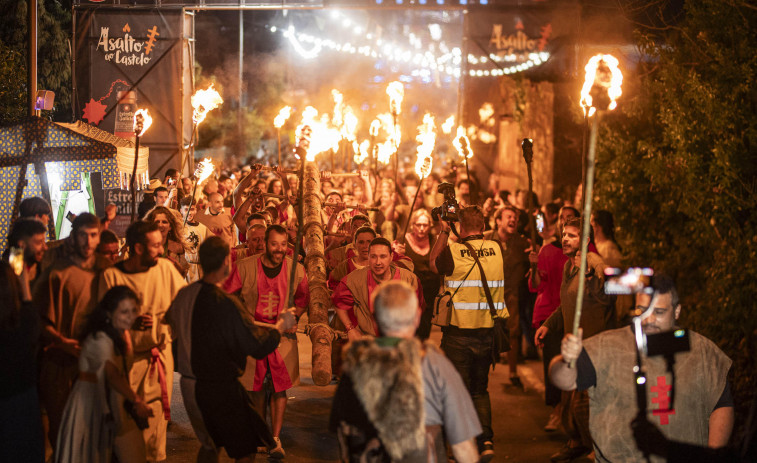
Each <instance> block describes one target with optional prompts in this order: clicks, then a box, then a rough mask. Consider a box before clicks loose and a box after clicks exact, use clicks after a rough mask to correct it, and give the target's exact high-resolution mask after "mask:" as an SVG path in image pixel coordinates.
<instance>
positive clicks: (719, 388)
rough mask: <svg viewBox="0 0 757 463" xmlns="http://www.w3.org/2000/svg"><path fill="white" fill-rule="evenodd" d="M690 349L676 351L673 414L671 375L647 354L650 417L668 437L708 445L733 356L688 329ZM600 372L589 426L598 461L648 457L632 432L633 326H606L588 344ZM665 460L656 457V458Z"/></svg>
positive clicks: (592, 393) (593, 390) (634, 408)
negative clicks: (613, 328)
mask: <svg viewBox="0 0 757 463" xmlns="http://www.w3.org/2000/svg"><path fill="white" fill-rule="evenodd" d="M689 336H690V341H691V350H690V351H689V352H683V353H679V354H676V356H675V366H674V369H675V399H674V403H673V407H674V412H673V413H669V412H667V411H666V410H667V409H668V408H669V398H670V390H671V384H672V377H671V375H670V374H669V373H667V367H666V365H665V360H664V359H663V358H662V357H651V358H644V359H643V365H644V368H645V371H646V374H647V411H648V412H647V418H648V419H649V420H650V421H651V422H652V423H653V424H654V425H655V426H657V427H658V428H659V429H660V430H661V431H662V433H663V434H664V435H665V436H666V437H667V438H668V439H672V440H674V441H678V442H685V443H689V444H695V445H700V446H707V440H708V436H709V418H710V414H711V413H712V411H713V410H714V408H715V405H716V404H717V402H718V400H719V399H720V396H721V395H722V394H723V390H724V389H725V383H726V376H727V374H728V370H729V369H730V368H731V363H732V362H731V360H730V359H729V358H728V357H727V356H726V355H725V354H724V353H723V352H722V351H721V350H720V349H719V348H718V347H717V346H716V345H715V344H714V343H713V342H712V341H710V340H709V339H707V338H705V337H704V336H701V335H699V334H697V333H695V332H693V331H689ZM584 348H585V349H586V353H587V354H588V355H589V358H590V359H591V362H592V364H593V365H594V369H595V371H596V377H597V382H596V385H595V386H593V387H590V388H589V389H588V392H589V400H590V403H589V411H590V418H589V427H590V430H591V435H592V438H593V439H594V443H595V449H598V450H599V451H597V452H596V457H597V460H596V461H598V462H610V461H611V462H613V463H616V462H621V463H622V462H637V461H643V457H642V454H641V452H639V450H638V449H637V447H636V442H635V440H634V437H633V433H632V431H631V427H630V423H631V420H633V419H634V417H635V416H636V413H637V411H638V408H637V406H636V391H635V387H636V382H635V377H634V372H633V367H634V366H635V365H636V344H635V339H634V335H633V332H632V331H631V329H630V328H629V327H624V328H620V329H617V330H611V331H606V332H604V333H601V334H599V335H597V336H594V337H593V338H591V339H587V340H586V341H585V343H584ZM663 461H665V460H664V459H660V458H657V457H652V462H655V463H656V462H663Z"/></svg>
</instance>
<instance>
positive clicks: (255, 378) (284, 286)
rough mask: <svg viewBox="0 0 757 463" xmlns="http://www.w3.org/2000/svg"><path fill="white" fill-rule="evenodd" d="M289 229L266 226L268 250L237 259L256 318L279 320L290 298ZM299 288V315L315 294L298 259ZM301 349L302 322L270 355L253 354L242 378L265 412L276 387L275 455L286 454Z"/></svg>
mask: <svg viewBox="0 0 757 463" xmlns="http://www.w3.org/2000/svg"><path fill="white" fill-rule="evenodd" d="M286 252H287V231H286V229H285V228H284V227H282V226H281V225H271V226H270V227H268V229H267V230H266V232H265V253H264V254H257V255H254V256H251V257H247V258H245V259H242V260H240V261H239V262H237V270H238V272H239V277H240V280H241V286H242V289H241V293H240V295H241V297H242V301H243V303H244V306H245V309H246V310H247V312H248V314H249V315H250V318H254V319H255V321H256V322H259V323H265V324H270V325H271V327H272V328H273V325H274V324H275V323H276V320H277V319H278V316H279V314H281V313H282V312H283V311H285V310H286V308H287V306H288V303H289V275H290V272H291V269H292V266H293V265H295V263H294V262H293V261H292V259H291V258H289V257H286ZM294 286H295V288H297V290H296V291H295V294H294V305H295V307H296V308H297V309H296V316H297V319H299V317H300V315H302V313H303V312H305V310H306V309H307V306H308V302H309V300H310V292H309V290H308V283H307V278H306V277H305V269H304V267H303V266H302V264H296V269H295V280H294ZM299 361H300V359H299V351H298V349H297V335H296V327H292V328H291V329H289V330H287V331H285V332H284V333H283V334H282V337H281V342H280V343H279V347H278V348H277V349H276V350H275V351H274V352H272V353H270V354H268V355H267V356H266V357H265V358H263V359H259V360H255V359H252V358H250V357H248V358H247V369H246V370H245V374H244V375H243V377H242V379H241V381H242V384H243V385H244V386H245V387H246V388H247V390H251V391H253V400H254V402H255V405H256V407H257V409H258V410H259V411H260V412H261V414H262V415H264V416H265V413H264V412H263V411H264V410H265V405H266V404H265V395H266V394H265V388H264V386H265V384H264V383H270V385H271V387H272V388H273V393H272V394H271V402H270V406H271V424H272V426H271V427H272V431H273V439H274V441H275V444H274V447H273V448H271V449H270V455H271V457H274V458H283V457H284V455H285V452H284V449H283V447H282V445H281V440H280V439H279V437H280V435H281V428H282V427H283V424H284V411H285V410H286V404H287V392H286V391H287V389H290V388H292V387H293V386H296V385H297V384H298V383H299V379H300V378H299V376H300V367H299Z"/></svg>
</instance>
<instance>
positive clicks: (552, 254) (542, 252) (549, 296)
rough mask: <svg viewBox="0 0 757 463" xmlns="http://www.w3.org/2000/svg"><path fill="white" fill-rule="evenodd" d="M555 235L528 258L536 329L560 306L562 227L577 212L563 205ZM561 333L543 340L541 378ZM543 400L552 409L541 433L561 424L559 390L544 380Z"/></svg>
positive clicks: (565, 258)
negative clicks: (530, 267)
mask: <svg viewBox="0 0 757 463" xmlns="http://www.w3.org/2000/svg"><path fill="white" fill-rule="evenodd" d="M558 217H559V218H558V223H557V230H556V232H555V233H556V235H558V236H559V238H560V239H555V240H554V241H552V242H551V243H547V244H544V246H542V247H541V249H538V248H534V249H532V250H531V253H530V254H529V256H528V259H529V261H530V262H531V263H534V264H536V272H535V273H531V274H530V277H529V280H528V288H529V290H530V291H531V292H532V293H533V292H535V293H536V303H535V304H534V316H533V320H532V324H531V326H533V327H534V328H539V327H540V326H541V325H542V324H543V323H544V322H545V321H546V320H547V318H549V316H550V315H552V312H554V311H555V310H556V309H557V308H558V307H559V306H560V285H561V284H562V273H563V269H564V268H565V263H566V262H567V261H568V256H566V255H565V254H563V252H562V230H563V225H564V224H565V223H566V222H567V221H568V220H570V219H572V218H577V217H579V214H578V210H576V209H575V208H573V207H570V206H563V207H562V208H561V209H560V211H559V214H558ZM562 334H563V333H562V331H557V332H550V333H547V334H546V335H544V337H543V338H542V345H541V348H542V362H543V363H544V377H545V378H547V377H549V362H550V361H551V360H552V359H553V358H554V357H555V356H556V355H558V354H559V353H560V338H561V336H562ZM545 383H546V384H545V385H544V388H545V390H544V400H545V402H546V404H547V406H549V407H552V413H551V414H550V415H549V421H548V422H547V424H546V426H544V430H545V431H547V432H553V431H557V429H558V427H559V425H560V414H561V413H560V411H561V410H560V397H561V392H560V390H559V389H558V388H557V387H555V385H554V384H552V383H551V382H550V381H545Z"/></svg>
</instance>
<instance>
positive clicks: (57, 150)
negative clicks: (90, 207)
mask: <svg viewBox="0 0 757 463" xmlns="http://www.w3.org/2000/svg"><path fill="white" fill-rule="evenodd" d="M148 156H149V149H148V148H140V150H139V159H138V161H139V162H138V165H137V179H136V184H137V188H138V189H141V188H142V187H143V185H147V184H148V183H149V173H148V168H147V166H148ZM133 168H134V143H132V142H131V141H129V140H125V139H123V138H119V137H116V136H114V135H112V134H110V133H107V132H104V131H102V130H100V129H97V128H95V127H92V126H90V125H88V124H85V123H83V122H76V123H73V124H58V123H55V122H51V121H49V120H47V119H42V118H39V117H30V118H28V119H26V120H25V121H23V122H21V123H19V124H16V125H12V126H6V127H0V236H8V231H9V228H10V224H11V222H12V221H13V219H14V217H15V216H16V215H17V213H18V204H19V203H20V202H21V199H22V198H27V197H31V196H43V197H45V198H47V199H48V201H49V196H50V195H49V192H43V187H42V184H43V183H45V184H47V183H48V179H50V178H51V177H52V178H54V179H55V188H59V189H60V190H78V189H79V188H81V178H82V174H84V173H91V172H100V173H101V175H102V183H103V188H104V189H119V188H120V189H126V188H127V186H128V185H129V179H130V176H131V172H132V169H133ZM22 179H23V181H21V180H22ZM5 245H6V241H5V240H4V239H3V240H2V242H0V252H2V251H3V250H4V249H5Z"/></svg>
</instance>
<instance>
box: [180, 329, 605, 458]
mask: <svg viewBox="0 0 757 463" xmlns="http://www.w3.org/2000/svg"><path fill="white" fill-rule="evenodd" d="M298 337H299V347H300V376H301V380H302V384H301V385H300V386H298V387H296V388H293V389H291V390H290V391H289V404H288V406H287V411H286V416H285V419H284V429H283V431H282V436H281V441H282V444H283V446H284V450H285V451H286V452H287V458H286V461H290V462H307V463H311V462H312V463H325V462H336V461H338V460H337V452H336V437H335V436H334V435H332V434H330V433H329V432H328V417H329V411H330V409H331V398H332V396H333V394H334V390H335V388H336V387H335V385H334V384H332V385H329V386H326V387H318V386H315V385H314V384H313V381H312V379H311V377H310V371H311V370H310V356H311V349H310V340H309V339H308V338H306V337H305V336H304V335H302V334H299V335H298ZM440 339H441V332H439V331H438V328H437V329H435V330H434V332H433V333H432V340H435V341H436V342H437V343H438V342H439V340H440ZM518 371H519V374H520V376H521V378H522V379H523V382H524V383H525V386H526V389H525V391H523V390H520V389H516V388H514V387H512V386H511V385H510V381H509V380H508V372H507V366H506V365H497V367H496V368H495V370H494V371H493V372H492V373H491V375H490V379H489V392H490V395H491V400H492V410H493V427H494V432H495V438H494V448H495V451H496V457H495V459H494V461H496V462H500V461H502V462H522V463H537V462H539V463H541V462H548V461H549V456H550V455H552V454H553V453H555V452H557V451H558V450H559V449H560V447H562V445H563V443H564V442H565V436H564V435H563V434H562V433H559V432H558V433H551V434H550V433H545V432H544V431H543V430H542V427H543V426H544V424H545V423H546V422H547V418H548V416H549V410H548V409H547V407H546V406H545V405H544V401H543V399H542V392H543V390H544V382H543V374H542V366H541V362H540V361H527V362H526V363H525V364H522V365H519V366H518ZM174 385H175V387H174V393H173V404H172V408H171V415H172V418H173V422H172V424H171V425H170V426H169V429H168V444H167V445H168V449H167V451H168V462H169V463H184V462H194V459H195V455H196V454H197V450H198V449H199V447H200V444H199V442H198V441H197V439H196V438H195V436H194V433H193V432H192V427H191V426H190V424H189V420H188V418H187V415H186V411H185V410H184V405H183V403H182V400H181V393H180V392H179V388H178V380H176V381H174ZM221 461H222V462H224V463H225V462H231V461H233V460H231V459H230V458H228V457H227V456H226V454H225V453H224V454H222V457H221ZM257 461H265V458H264V456H263V455H260V456H259V457H258V459H257ZM575 461H576V463H586V462H589V461H590V460H589V459H586V458H583V459H580V460H575Z"/></svg>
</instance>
